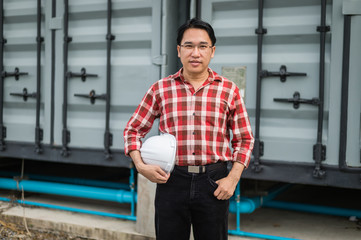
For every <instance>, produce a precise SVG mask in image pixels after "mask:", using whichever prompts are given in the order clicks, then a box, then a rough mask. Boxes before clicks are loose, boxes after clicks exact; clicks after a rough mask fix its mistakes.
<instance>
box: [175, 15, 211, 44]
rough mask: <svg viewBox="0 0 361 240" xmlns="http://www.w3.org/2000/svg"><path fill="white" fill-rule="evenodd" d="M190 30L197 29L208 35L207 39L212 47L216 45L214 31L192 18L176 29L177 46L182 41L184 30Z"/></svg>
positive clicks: (207, 25) (204, 23) (209, 26)
mask: <svg viewBox="0 0 361 240" xmlns="http://www.w3.org/2000/svg"><path fill="white" fill-rule="evenodd" d="M190 28H199V29H203V30H205V31H206V32H207V33H208V36H209V38H210V39H211V41H212V46H214V45H215V44H216V36H215V35H214V30H213V28H212V26H211V25H210V24H209V23H207V22H204V21H202V20H200V19H198V18H192V19H189V20H187V21H186V22H185V23H184V24H183V25H182V26H180V27H179V28H178V31H177V32H178V36H177V44H178V45H180V44H181V42H182V39H183V34H184V32H185V31H186V30H188V29H190Z"/></svg>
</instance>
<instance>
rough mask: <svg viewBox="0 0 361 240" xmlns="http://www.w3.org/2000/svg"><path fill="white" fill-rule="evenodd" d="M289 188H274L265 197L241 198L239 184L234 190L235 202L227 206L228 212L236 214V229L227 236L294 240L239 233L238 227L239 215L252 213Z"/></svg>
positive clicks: (285, 186) (291, 239)
mask: <svg viewBox="0 0 361 240" xmlns="http://www.w3.org/2000/svg"><path fill="white" fill-rule="evenodd" d="M289 187H290V185H284V186H282V187H279V188H276V189H275V190H273V191H271V193H270V194H268V195H267V196H265V197H257V198H241V188H240V183H238V184H237V187H236V190H235V201H231V202H230V206H229V211H230V212H233V213H236V214H237V229H236V230H228V234H231V235H236V236H241V237H254V238H261V239H271V240H296V239H294V238H285V237H279V236H273V235H265V234H259V233H250V232H244V231H241V229H240V225H241V222H240V213H252V212H253V211H254V210H255V209H256V208H258V207H260V206H261V205H263V204H264V203H265V202H268V201H271V200H272V199H273V198H275V197H276V196H277V195H278V194H280V193H282V192H283V191H285V190H286V189H288V188H289Z"/></svg>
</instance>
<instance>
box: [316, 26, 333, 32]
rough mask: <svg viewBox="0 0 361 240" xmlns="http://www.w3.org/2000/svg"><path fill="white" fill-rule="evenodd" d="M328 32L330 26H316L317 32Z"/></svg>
mask: <svg viewBox="0 0 361 240" xmlns="http://www.w3.org/2000/svg"><path fill="white" fill-rule="evenodd" d="M330 30H331V28H330V26H317V32H329V31H330Z"/></svg>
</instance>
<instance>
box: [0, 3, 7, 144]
mask: <svg viewBox="0 0 361 240" xmlns="http://www.w3.org/2000/svg"><path fill="white" fill-rule="evenodd" d="M0 8H1V9H0V28H1V29H0V41H1V42H0V78H1V83H0V151H4V150H5V148H6V147H5V140H4V139H5V138H6V127H5V126H4V116H3V113H4V79H5V76H4V74H3V72H4V44H5V43H6V40H5V39H4V1H3V0H0Z"/></svg>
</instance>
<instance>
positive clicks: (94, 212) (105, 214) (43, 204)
mask: <svg viewBox="0 0 361 240" xmlns="http://www.w3.org/2000/svg"><path fill="white" fill-rule="evenodd" d="M0 201H4V202H17V203H20V204H26V205H30V206H38V207H45V208H52V209H58V210H65V211H71V212H78V213H86V214H92V215H99V216H105V217H113V218H120V219H125V220H131V221H136V220H137V217H136V216H128V215H121V214H115V213H106V212H99V211H92V210H85V209H79V208H72V207H63V206H58V205H53V204H46V203H38V202H31V201H23V200H15V201H14V200H12V199H8V198H3V197H0Z"/></svg>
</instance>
